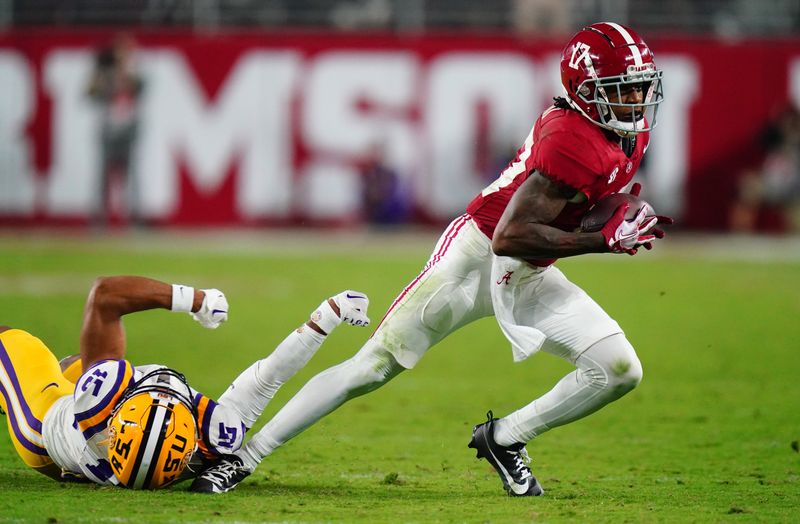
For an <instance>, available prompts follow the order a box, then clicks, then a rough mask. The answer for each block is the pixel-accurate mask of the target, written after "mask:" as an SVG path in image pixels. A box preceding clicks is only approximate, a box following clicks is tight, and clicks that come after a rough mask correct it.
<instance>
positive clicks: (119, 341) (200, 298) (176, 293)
mask: <svg viewBox="0 0 800 524" xmlns="http://www.w3.org/2000/svg"><path fill="white" fill-rule="evenodd" d="M214 292H215V293H214ZM216 294H218V295H219V296H217V295H216ZM220 297H221V301H222V302H224V310H225V311H224V318H222V317H217V318H215V321H216V324H215V325H208V323H213V322H212V321H211V320H210V317H211V316H213V313H212V310H209V311H208V312H207V314H206V315H205V316H201V315H203V310H204V309H209V307H208V303H209V302H210V301H215V302H214V303H215V304H219V303H220ZM224 300H225V298H224V295H222V293H220V292H219V291H217V290H210V289H209V290H200V289H193V288H191V287H189V286H177V285H176V286H173V285H170V284H167V283H165V282H160V281H158V280H154V279H151V278H146V277H137V276H114V277H101V278H98V279H97V280H96V281H95V282H94V285H93V286H92V289H91V291H89V297H88V299H87V300H86V307H85V309H84V314H83V326H82V327H81V335H80V348H81V363H82V366H83V369H88V368H89V366H91V365H92V364H93V363H95V362H97V361H99V360H103V359H108V358H113V359H121V358H123V357H124V356H125V331H124V328H123V326H122V321H121V319H122V317H123V316H124V315H127V314H129V313H135V312H137V311H145V310H148V309H159V308H160V309H171V310H173V311H186V312H193V313H194V314H193V316H194V317H195V318H196V320H198V321H199V322H200V323H201V324H203V325H204V326H206V327H216V325H218V324H219V322H222V321H224V319H226V318H227V302H225V301H224ZM214 311H216V312H217V314H219V311H220V309H216V310H214Z"/></svg>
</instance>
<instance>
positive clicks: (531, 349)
mask: <svg viewBox="0 0 800 524" xmlns="http://www.w3.org/2000/svg"><path fill="white" fill-rule="evenodd" d="M661 79H662V72H661V71H660V70H659V69H658V68H657V67H656V64H655V62H654V60H653V54H652V53H651V51H650V49H649V48H648V47H647V45H646V44H645V43H644V41H643V40H642V39H641V38H640V37H639V36H638V35H637V34H636V33H635V32H634V31H632V30H631V29H628V28H626V27H623V26H621V25H618V24H615V23H598V24H593V25H591V26H588V27H586V28H584V29H583V30H581V31H580V32H578V33H577V34H576V35H575V36H574V37H573V38H572V39H571V40H570V41H569V43H568V44H567V46H566V47H565V49H564V51H563V54H562V57H561V81H562V84H563V87H564V89H565V94H566V97H564V98H556V99H555V104H554V105H553V106H552V107H550V108H549V109H547V110H546V111H545V112H544V113H543V114H542V115H541V116H540V117H539V119H538V120H537V121H536V123H535V125H534V126H533V129H532V130H531V132H530V134H529V135H528V137H527V139H526V140H525V143H524V144H523V145H522V147H521V148H520V149H519V151H518V153H517V156H516V158H515V159H514V160H513V161H512V162H511V163H510V164H509V166H508V167H507V168H506V169H505V170H504V171H503V172H502V173H501V174H500V176H499V178H498V179H497V180H496V181H495V182H494V183H492V184H491V185H489V186H488V187H487V188H486V189H484V190H483V191H482V192H481V194H480V195H478V196H477V197H476V198H475V199H474V200H473V201H472V202H471V203H470V204H469V206H468V207H467V212H466V214H464V215H462V216H460V217H458V218H457V219H455V220H454V221H453V222H452V223H451V224H450V227H448V228H447V230H446V231H445V232H444V234H443V235H442V237H441V238H440V239H439V242H438V243H437V245H436V247H435V248H434V251H433V254H432V256H431V258H430V259H429V260H428V263H427V264H426V265H425V267H424V269H423V270H422V272H421V273H420V274H419V276H417V277H416V278H415V279H414V280H413V281H412V282H411V283H410V284H409V285H408V286H407V287H406V288H405V289H404V290H403V292H402V293H401V294H400V295H399V296H398V297H397V299H396V300H395V301H394V303H393V304H392V306H391V307H390V308H389V311H388V312H387V313H386V316H385V317H384V319H383V321H382V322H381V324H380V325H379V326H378V329H377V330H376V331H375V333H374V335H373V336H372V338H370V339H369V341H368V342H367V343H366V344H365V345H364V347H363V348H362V349H361V350H360V351H359V352H358V353H357V354H356V355H355V356H354V357H353V358H351V359H350V360H348V361H346V362H344V363H343V364H341V365H339V366H336V367H334V368H331V369H329V370H327V371H324V372H322V373H320V374H319V375H317V376H316V377H314V378H312V379H311V380H310V381H309V382H308V384H306V386H305V387H304V388H303V389H302V390H301V391H300V392H298V393H297V395H296V396H295V397H294V398H293V399H291V400H290V401H289V402H288V403H287V404H286V406H284V407H283V409H281V410H280V411H279V412H278V413H277V414H276V415H275V417H274V418H273V419H272V420H271V421H269V422H268V423H267V424H266V425H265V426H264V427H263V428H262V430H261V431H260V432H259V433H258V434H256V435H255V436H254V437H253V438H252V439H251V440H250V441H249V442H248V443H247V444H245V446H244V447H243V448H242V449H241V450H239V451H238V452H237V453H235V454H233V455H229V456H227V457H224V458H223V459H221V461H220V462H219V463H218V464H217V465H216V466H213V467H212V468H210V469H209V470H208V471H207V472H205V473H202V474H201V475H200V476H199V477H198V478H197V479H196V480H195V482H194V484H193V486H192V489H193V490H195V491H203V492H224V491H228V490H230V489H232V488H234V487H235V486H236V485H237V483H238V482H240V481H241V480H242V479H244V478H245V477H246V476H247V475H248V474H249V473H250V472H252V471H253V469H254V468H255V467H256V466H257V465H258V464H259V462H260V461H261V460H262V459H263V458H264V457H266V456H267V455H269V454H270V453H272V452H273V451H274V450H275V449H276V448H277V447H278V446H280V445H281V444H283V443H284V442H286V441H287V440H288V439H290V438H291V437H293V436H294V435H296V434H298V433H299V432H301V431H303V430H304V429H305V428H307V427H308V426H310V425H311V424H313V423H314V422H316V421H317V420H318V419H319V418H321V417H322V416H324V415H326V414H327V413H330V412H331V411H333V410H334V409H336V408H337V407H338V406H339V405H341V404H342V403H344V402H345V401H347V400H349V399H351V398H353V397H356V396H358V395H361V394H364V393H367V392H369V391H372V390H374V389H376V388H378V387H379V386H381V385H383V384H385V383H386V382H387V381H389V380H390V379H391V378H393V377H395V376H396V375H398V374H399V373H401V372H402V371H404V370H406V369H410V368H412V367H414V365H415V364H416V363H417V361H418V360H419V359H420V358H421V357H422V356H423V355H424V354H425V352H426V351H427V350H428V349H429V348H430V347H431V346H433V345H434V344H436V343H437V342H439V341H440V340H442V339H443V338H444V337H446V336H447V335H448V334H450V333H452V332H453V331H455V330H456V329H458V328H460V327H461V326H464V325H466V324H468V323H470V322H472V321H474V320H476V319H479V318H481V317H485V316H489V315H494V316H495V317H496V319H497V321H498V324H499V325H500V328H501V330H502V331H503V333H504V334H505V335H506V337H507V338H508V339H509V341H510V342H511V346H512V351H513V356H514V359H515V360H517V361H519V360H522V359H524V358H527V357H529V356H530V355H531V354H533V353H535V352H537V351H539V350H543V351H546V352H548V353H551V354H553V355H556V356H558V357H561V358H563V359H565V360H567V361H569V362H570V363H572V364H573V365H575V367H576V369H575V370H574V371H573V372H571V373H569V374H568V375H567V376H565V377H564V378H562V379H561V380H560V381H559V382H558V383H557V384H556V385H555V387H554V388H553V389H551V390H550V391H549V392H547V393H545V394H544V395H543V396H541V397H540V398H538V399H536V400H534V401H533V402H531V403H530V404H528V405H526V406H523V407H521V408H519V409H518V410H517V411H515V412H513V413H510V414H508V415H506V416H505V417H503V418H500V419H496V418H494V417H493V415H492V412H491V411H490V412H489V413H488V420H487V421H486V422H484V423H483V424H478V425H477V426H475V428H474V430H473V434H472V439H471V441H470V443H469V447H471V448H475V449H476V450H477V454H478V457H482V458H485V459H486V460H488V461H489V462H490V463H491V464H492V466H493V467H494V468H495V470H496V471H497V473H498V475H499V476H500V478H501V480H502V482H503V486H504V488H505V489H506V491H507V492H508V494H509V495H512V496H531V495H541V494H542V493H543V489H542V487H541V485H540V484H539V482H538V481H537V480H536V478H535V477H534V476H533V474H532V472H531V470H530V468H529V467H528V466H527V462H528V461H527V452H526V450H525V444H526V443H527V442H528V441H530V440H531V439H533V438H534V437H537V436H539V435H541V434H543V433H544V432H546V431H548V430H550V429H552V428H554V427H557V426H560V425H562V424H566V423H568V422H572V421H574V420H577V419H580V418H582V417H584V416H586V415H588V414H590V413H592V412H594V411H596V410H598V409H600V408H601V407H603V406H605V405H606V404H608V403H609V402H611V401H613V400H615V399H618V398H620V397H621V396H623V395H624V394H625V393H627V392H628V391H630V390H631V389H633V388H634V387H635V386H636V385H637V384H638V383H639V381H640V380H641V378H642V367H641V364H640V362H639V359H638V358H637V356H636V352H635V351H634V349H633V347H632V346H631V344H630V343H629V342H628V340H627V338H626V337H625V334H624V333H623V331H622V329H621V328H620V326H619V325H618V324H617V323H616V322H615V321H614V320H613V319H612V318H611V317H610V316H609V315H608V314H607V313H606V312H605V311H604V310H603V309H602V308H601V307H600V306H599V305H598V304H597V303H596V302H595V301H594V300H592V299H591V298H590V297H589V296H588V295H587V294H586V293H585V292H584V291H582V290H581V289H580V288H578V286H576V285H575V284H573V283H571V282H570V281H569V280H567V279H566V277H565V276H564V275H563V274H562V273H561V271H559V270H558V268H556V267H555V266H554V265H553V263H554V262H556V260H557V259H558V258H561V257H569V256H576V255H582V254H584V253H601V252H610V253H627V254H630V255H633V254H635V253H636V252H637V249H638V248H639V247H640V246H644V247H648V248H649V247H651V242H652V241H654V240H655V239H656V238H661V237H663V232H662V231H661V230H659V229H657V228H655V225H656V223H657V222H658V221H662V222H665V223H670V222H671V220H670V219H668V218H667V217H647V216H645V213H644V211H642V212H641V213H639V214H637V215H636V217H635V218H634V219H632V220H630V221H626V220H625V218H624V215H625V212H626V211H627V204H624V205H622V206H620V207H619V208H618V209H617V211H616V212H615V213H614V215H613V216H612V218H611V219H610V220H609V221H608V222H607V223H606V224H605V226H604V227H603V228H602V231H599V232H595V233H585V232H580V231H579V229H578V228H579V225H580V221H581V217H582V216H583V215H584V214H586V212H587V211H588V210H589V208H590V207H591V206H592V205H593V204H594V203H596V202H597V201H598V200H599V199H601V198H602V197H604V196H606V195H609V194H611V193H616V192H619V191H621V190H622V189H623V188H625V187H626V186H627V185H628V184H629V183H630V182H631V179H632V178H633V176H634V174H635V173H636V170H637V169H638V167H639V164H640V162H641V160H642V156H643V155H644V152H645V150H646V149H647V146H648V143H649V140H650V136H649V131H650V130H651V129H652V128H653V127H654V126H655V124H656V114H657V110H658V106H659V104H660V103H661V101H662V88H661ZM634 187H635V188H634V190H633V191H632V192H634V193H638V186H634Z"/></svg>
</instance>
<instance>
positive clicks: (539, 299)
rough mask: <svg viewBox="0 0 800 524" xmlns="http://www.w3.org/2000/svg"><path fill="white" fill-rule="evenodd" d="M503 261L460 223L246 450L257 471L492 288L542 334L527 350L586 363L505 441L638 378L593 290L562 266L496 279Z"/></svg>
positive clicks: (468, 223)
mask: <svg viewBox="0 0 800 524" xmlns="http://www.w3.org/2000/svg"><path fill="white" fill-rule="evenodd" d="M497 262H498V257H496V256H495V255H494V254H493V253H492V251H491V243H490V241H489V239H488V238H486V236H485V235H484V234H483V233H481V232H480V231H479V230H478V228H477V227H476V226H475V224H474V222H473V221H472V219H471V217H469V215H463V216H461V217H459V218H457V219H456V220H454V221H453V222H452V223H451V224H450V226H449V227H448V228H447V230H445V232H444V234H443V235H442V236H441V238H440V239H439V241H438V243H437V244H436V247H435V248H434V251H433V254H432V256H431V258H430V259H429V260H428V263H427V264H426V265H425V267H424V268H423V270H422V272H421V273H420V275H419V276H418V277H417V278H416V279H414V280H413V281H412V282H411V283H410V284H409V285H408V286H407V287H406V288H405V289H404V290H403V292H402V293H401V294H400V295H399V296H398V297H397V299H396V300H395V301H394V303H393V304H392V306H391V307H390V308H389V311H388V312H387V313H386V316H385V317H384V319H383V321H382V322H381V324H380V325H379V326H378V329H377V330H376V331H375V333H374V335H373V336H372V338H370V339H369V340H368V341H367V343H366V344H365V345H364V346H363V347H362V348H361V350H360V351H359V352H358V353H357V354H356V355H355V356H354V357H352V358H351V359H349V360H347V361H345V362H343V363H342V364H339V365H338V366H335V367H333V368H330V369H328V370H326V371H323V372H321V373H320V374H318V375H317V376H315V377H314V378H312V379H311V380H310V381H309V382H308V383H307V384H306V385H305V386H304V387H303V389H301V390H300V391H299V392H298V393H297V395H295V396H294V397H293V398H292V399H291V400H290V401H289V402H288V403H287V404H286V406H284V407H283V408H282V409H281V410H280V411H279V412H278V413H277V414H276V415H275V417H273V419H272V420H270V421H269V422H268V423H267V424H266V425H265V426H264V427H263V428H262V429H261V431H259V432H258V433H257V434H256V435H254V436H253V437H252V439H251V440H250V441H249V442H247V443H246V444H245V445H244V446H243V447H242V449H241V450H240V451H239V452H238V453H237V454H238V455H239V456H240V457H241V458H242V459H243V461H244V462H245V464H246V465H247V466H248V467H250V468H255V466H256V465H257V464H258V463H259V461H260V460H261V459H263V458H264V457H265V456H267V455H269V454H270V453H272V451H273V450H274V449H275V448H277V447H278V446H280V445H281V444H283V443H284V442H286V441H287V440H289V439H290V438H292V437H293V436H295V435H296V434H298V433H300V432H301V431H303V430H304V429H305V428H307V427H308V426H310V425H312V424H313V423H314V422H316V421H317V420H319V419H320V418H322V417H323V416H325V415H326V414H328V413H330V412H331V411H333V410H335V409H336V408H337V407H339V406H340V405H341V404H343V403H344V402H346V401H347V400H349V399H351V398H354V397H357V396H359V395H363V394H364V393H367V392H369V391H372V390H374V389H377V388H378V387H380V386H381V385H383V384H385V383H386V382H388V381H389V380H390V379H391V378H393V377H395V376H396V375H398V374H399V373H400V372H401V371H403V370H405V369H410V368H412V367H413V366H414V365H415V364H416V363H417V361H418V360H419V359H420V358H421V357H422V355H424V354H425V352H426V351H427V350H428V349H429V348H430V347H431V346H433V345H434V344H436V343H437V342H439V341H440V340H441V339H443V338H444V337H445V336H447V335H448V334H450V333H452V332H453V331H455V330H456V329H458V328H460V327H461V326H464V325H466V324H468V323H470V322H472V321H474V320H477V319H479V318H481V317H485V316H488V315H493V314H495V304H493V299H492V295H493V293H492V286H503V288H502V293H501V295H503V296H505V297H506V300H504V301H502V303H500V302H497V299H496V300H495V302H497V304H496V305H497V307H501V308H503V310H502V311H498V312H497V313H498V317H499V316H500V314H501V313H502V317H503V319H504V320H505V321H506V322H511V323H517V324H519V326H521V327H523V328H529V329H530V330H531V331H532V332H536V333H539V332H540V333H541V334H542V341H541V342H540V343H538V344H536V347H530V348H523V349H524V350H525V353H526V354H531V353H534V352H535V351H537V350H538V349H539V347H541V349H542V350H544V351H546V352H548V353H551V354H554V355H557V356H559V357H561V358H564V359H566V360H568V361H570V362H571V363H573V364H574V365H575V366H576V367H577V369H576V371H574V372H572V373H570V374H568V375H567V376H566V377H564V378H563V379H562V380H561V381H560V382H558V384H556V386H555V387H554V388H553V389H552V390H551V391H549V392H548V393H546V394H545V395H543V396H542V397H540V398H539V399H536V400H534V401H533V402H532V403H530V404H528V405H527V406H525V407H523V408H522V409H520V410H518V411H516V412H514V413H512V414H511V415H509V416H508V417H505V418H503V419H501V420H500V421H499V422H498V423H497V425H496V431H495V438H496V439H497V441H498V443H500V444H503V445H510V444H512V443H514V442H527V441H528V440H530V439H531V438H533V437H535V436H537V435H540V434H541V433H543V432H544V431H547V430H548V429H550V428H553V427H556V426H559V425H561V424H565V423H567V422H571V421H573V420H576V419H578V418H581V417H583V416H586V415H588V414H590V413H592V412H594V411H596V410H598V409H599V408H601V407H602V406H604V405H605V404H607V403H608V402H610V401H612V400H614V399H616V398H619V397H620V396H622V395H623V394H624V393H625V392H627V391H629V390H630V389H632V388H633V387H635V385H636V384H638V382H639V381H640V380H641V365H640V363H639V360H638V359H637V357H636V353H635V352H634V350H633V348H632V347H631V345H630V344H629V343H628V341H627V340H626V339H625V336H624V335H623V334H622V330H621V329H620V328H619V325H617V323H616V322H614V321H613V320H612V319H611V318H610V317H609V316H608V314H607V313H605V311H603V309H602V308H600V306H598V305H597V304H596V303H595V302H594V301H593V300H592V299H591V298H590V297H589V296H588V295H587V294H586V293H585V292H583V291H582V290H581V289H580V288H578V287H577V286H576V285H574V284H572V283H571V282H569V281H568V280H567V279H566V278H565V277H564V276H563V274H562V273H561V272H560V271H559V270H558V269H557V268H555V267H549V268H546V269H542V268H534V267H532V266H530V265H528V264H519V263H510V265H509V267H510V268H512V270H511V271H510V273H511V274H508V275H503V276H502V277H501V278H493V277H492V267H493V264H495V268H497ZM501 262H502V261H501ZM495 291H497V290H495ZM494 294H495V296H497V295H498V293H497V292H495V293H494ZM512 327H513V326H512ZM504 332H505V331H504ZM523 338H524V337H523ZM518 342H519V341H518ZM532 343H533V342H532Z"/></svg>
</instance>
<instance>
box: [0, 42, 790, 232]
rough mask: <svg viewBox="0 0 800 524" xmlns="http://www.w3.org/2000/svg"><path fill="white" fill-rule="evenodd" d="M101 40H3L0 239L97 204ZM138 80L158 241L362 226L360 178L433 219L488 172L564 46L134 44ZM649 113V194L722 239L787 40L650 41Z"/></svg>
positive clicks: (542, 101) (785, 66)
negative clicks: (212, 231) (388, 181)
mask: <svg viewBox="0 0 800 524" xmlns="http://www.w3.org/2000/svg"><path fill="white" fill-rule="evenodd" d="M113 34H114V33H113V32H111V31H107V30H93V31H82V32H80V33H78V32H65V31H58V30H50V29H47V30H44V29H42V30H26V31H12V32H9V33H4V34H0V85H3V86H4V96H3V101H2V102H0V136H2V144H0V170H1V171H0V223H4V224H9V223H11V224H58V223H82V222H85V221H86V220H87V218H88V217H89V216H90V214H91V212H92V209H93V208H94V206H95V205H96V198H97V197H96V190H95V187H96V186H97V181H98V179H99V176H100V175H99V171H100V168H99V148H98V146H97V137H96V133H97V118H98V117H97V114H96V109H95V108H93V106H92V104H91V103H90V102H89V101H88V99H87V97H86V95H85V88H86V84H87V82H88V78H89V75H90V74H91V70H92V67H93V64H94V53H95V49H96V48H97V47H98V46H101V45H104V44H107V43H108V42H109V41H110V40H111V38H112V36H113ZM134 36H135V39H136V41H137V43H138V46H139V47H138V54H137V56H138V62H139V64H140V68H139V70H140V71H141V74H142V76H143V78H144V81H145V89H144V94H143V97H142V100H141V104H140V107H141V124H140V139H139V141H138V143H137V147H136V149H135V153H134V159H135V162H134V167H133V168H132V169H133V173H134V176H135V177H136V179H137V180H138V184H139V186H140V188H141V190H140V194H141V195H142V196H141V202H140V208H141V213H142V214H143V215H144V216H145V217H146V218H147V219H148V220H149V221H151V222H153V223H157V224H169V225H205V224H215V225H261V224H268V225H271V224H290V223H291V224H297V223H331V222H334V223H343V222H344V223H349V222H355V221H358V220H360V216H361V215H360V209H361V196H360V195H361V175H360V171H359V166H360V165H361V164H362V162H363V160H364V158H365V157H366V156H367V155H369V154H370V152H371V151H374V150H376V149H380V150H382V151H383V152H384V153H385V155H386V160H387V162H388V163H389V164H391V165H392V166H393V167H395V168H396V169H397V171H398V173H399V175H400V178H401V180H402V182H403V185H404V187H406V188H407V190H408V195H409V198H410V200H411V202H412V209H413V215H412V216H413V218H414V219H416V220H419V221H441V220H446V219H447V218H448V217H451V216H453V215H455V214H457V213H459V212H461V211H462V210H463V207H464V206H465V205H466V203H467V202H468V201H469V199H470V198H471V197H472V196H473V195H474V193H476V192H477V191H479V190H480V189H481V188H482V187H483V186H484V185H485V184H486V183H487V182H488V180H489V179H490V178H491V177H492V176H493V174H496V172H497V170H498V169H499V167H501V163H502V161H503V159H506V160H507V159H508V154H509V153H508V151H509V150H510V149H511V148H512V146H513V147H514V148H515V147H517V146H518V145H519V144H520V143H521V141H522V140H523V139H524V137H525V135H526V134H527V132H528V129H529V128H530V126H531V125H532V124H533V121H534V119H535V118H536V116H537V115H538V113H539V112H540V111H541V110H543V109H544V108H545V107H546V105H547V104H548V103H549V101H550V99H551V97H552V96H553V95H557V94H559V92H558V76H557V57H558V54H559V52H560V47H561V45H562V42H553V41H542V40H519V39H512V38H503V37H496V36H491V37H489V36H483V35H474V36H465V35H463V34H458V35H440V36H429V35H426V36H418V37H414V36H395V35H370V36H363V35H360V36H350V35H339V34H332V33H326V34H318V33H307V34H306V33H292V34H281V35H270V34H260V33H255V32H242V33H232V34H231V33H226V34H224V35H219V34H215V35H204V34H193V33H189V32H176V31H156V32H144V33H138V34H135V35H134ZM649 43H650V45H651V47H652V48H653V50H654V52H655V55H656V60H657V62H658V63H659V65H660V66H661V67H662V68H663V69H664V70H665V74H666V80H665V96H666V101H665V102H664V104H663V105H662V110H661V113H660V115H659V126H658V128H657V129H656V130H655V131H654V134H653V140H652V144H653V145H652V146H651V148H650V151H649V152H648V161H647V164H646V165H645V166H644V168H643V173H642V174H643V177H644V179H645V188H646V192H647V194H646V196H647V198H648V199H649V200H651V201H653V202H654V204H655V206H656V208H657V209H658V210H659V211H663V212H666V213H672V214H674V215H677V216H678V217H679V218H680V223H681V224H682V225H683V226H684V227H686V228H695V229H712V230H714V229H716V230H718V229H724V228H725V227H726V224H727V214H728V208H729V206H730V202H731V199H732V198H733V194H734V191H735V180H736V179H737V177H738V176H739V175H740V174H741V172H742V170H743V168H745V167H748V166H751V165H754V164H756V163H757V162H758V161H759V159H760V156H761V155H762V151H761V145H760V142H759V134H760V131H761V129H762V128H763V127H764V126H765V125H766V123H767V122H768V121H769V120H770V119H771V118H772V117H773V115H774V114H775V113H776V112H777V111H779V110H780V109H781V108H782V107H784V106H785V105H786V104H787V103H788V102H789V101H793V102H794V103H796V104H798V105H800V41H794V40H793V41H764V40H758V41H737V42H721V41H718V40H713V39H684V38H665V37H662V38H653V39H650V42H649Z"/></svg>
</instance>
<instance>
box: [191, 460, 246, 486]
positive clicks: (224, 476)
mask: <svg viewBox="0 0 800 524" xmlns="http://www.w3.org/2000/svg"><path fill="white" fill-rule="evenodd" d="M249 475H250V471H248V470H247V468H245V467H244V463H243V462H242V459H240V458H239V457H237V456H236V455H223V456H222V457H221V458H220V459H219V460H218V461H216V462H214V463H213V464H212V465H211V466H209V467H208V468H206V469H205V470H203V472H202V473H200V474H199V475H198V476H197V478H195V479H194V482H192V485H191V487H189V491H193V492H194V493H227V492H228V491H231V490H232V489H233V488H235V487H236V486H238V485H239V483H240V482H241V481H243V480H244V479H246V478H247V477H248V476H249Z"/></svg>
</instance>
